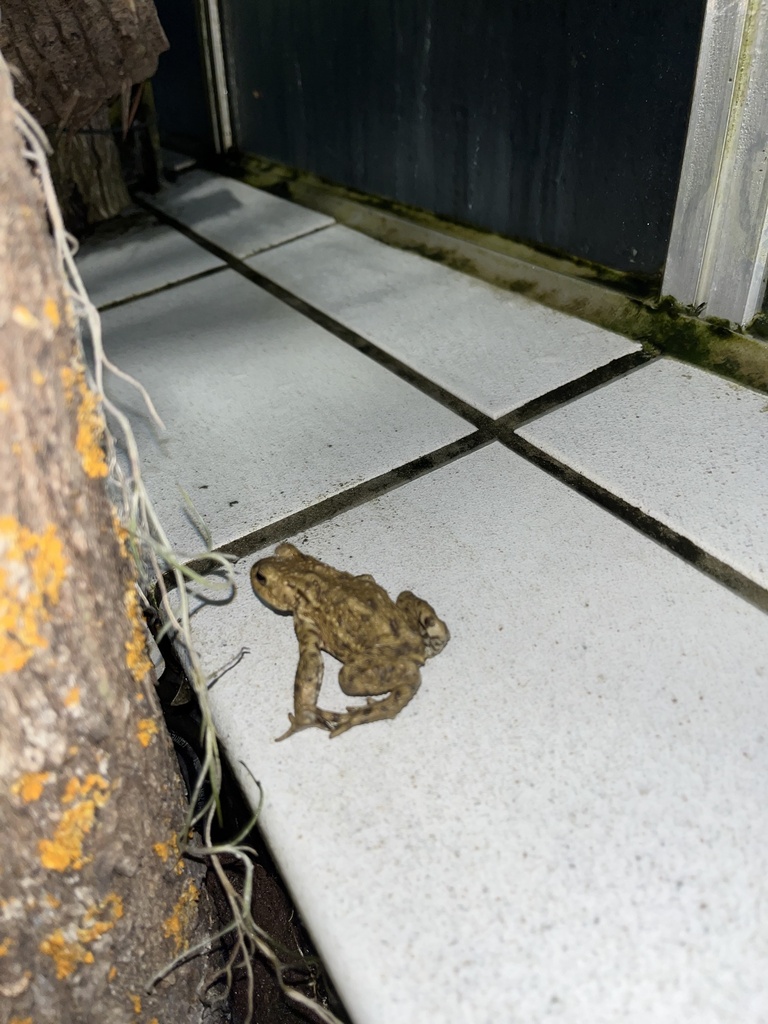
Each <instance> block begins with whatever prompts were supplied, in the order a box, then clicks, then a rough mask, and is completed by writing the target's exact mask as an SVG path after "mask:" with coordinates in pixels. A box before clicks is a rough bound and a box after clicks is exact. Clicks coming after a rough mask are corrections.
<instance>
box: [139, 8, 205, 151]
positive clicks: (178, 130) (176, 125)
mask: <svg viewBox="0 0 768 1024" xmlns="http://www.w3.org/2000/svg"><path fill="white" fill-rule="evenodd" d="M155 6H156V7H157V13H158V14H159V16H160V23H161V25H162V26H163V29H164V30H165V34H166V35H167V36H168V42H169V43H170V44H171V48H170V50H168V51H167V52H166V53H164V54H162V55H161V56H160V63H159V65H158V68H157V74H156V75H155V77H154V78H153V79H152V89H153V93H154V97H155V107H156V109H157V121H158V127H159V129H160V138H161V140H162V141H163V143H166V144H169V145H171V146H182V147H184V148H185V149H188V150H189V151H190V152H195V153H204V152H207V151H211V150H212V149H213V132H212V130H211V119H210V116H209V113H208V100H207V98H206V89H205V71H204V65H203V59H202V55H201V51H200V43H199V40H198V32H197V19H196V15H195V5H194V2H193V0H155Z"/></svg>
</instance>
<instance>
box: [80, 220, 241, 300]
mask: <svg viewBox="0 0 768 1024" xmlns="http://www.w3.org/2000/svg"><path fill="white" fill-rule="evenodd" d="M76 262H77V266H78V269H79V271H80V275H81V277H82V279H83V284H84V285H85V287H86V288H87V290H88V294H89V296H90V298H91V302H93V303H94V305H96V306H105V305H107V303H109V302H117V301H118V300H119V299H128V298H131V297H132V296H134V295H141V294H142V293H143V292H149V291H154V289H156V288H162V287H163V286H164V285H168V284H174V283H175V282H177V281H183V280H184V278H186V277H191V276H192V275H193V274H200V273H202V271H204V270H211V269H212V268H213V267H219V266H223V263H222V261H221V260H220V259H217V257H216V256H213V255H212V254H211V253H209V252H208V251H207V250H205V249H203V248H201V246H199V245H197V244H196V243H195V242H193V241H191V240H190V239H189V238H186V237H185V236H184V235H182V234H180V233H179V232H178V231H176V230H175V229H174V228H171V227H167V226H166V225H164V224H143V225H141V226H140V227H136V228H131V229H130V230H129V231H126V232H125V233H124V234H121V235H119V236H117V237H116V238H109V239H106V238H98V239H95V240H94V241H92V242H86V243H85V244H84V245H83V246H82V248H81V249H80V251H79V252H78V254H77V257H76Z"/></svg>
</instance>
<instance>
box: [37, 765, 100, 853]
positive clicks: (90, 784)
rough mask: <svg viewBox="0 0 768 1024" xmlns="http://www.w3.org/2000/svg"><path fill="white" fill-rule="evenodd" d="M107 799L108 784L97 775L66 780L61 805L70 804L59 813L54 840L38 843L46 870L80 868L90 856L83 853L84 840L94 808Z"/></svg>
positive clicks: (92, 817)
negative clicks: (82, 778)
mask: <svg viewBox="0 0 768 1024" xmlns="http://www.w3.org/2000/svg"><path fill="white" fill-rule="evenodd" d="M108 799H109V783H108V782H107V780H106V779H104V778H102V777H101V776H100V775H88V776H86V778H85V780H84V781H83V782H81V781H80V780H79V779H77V778H72V779H70V780H69V782H68V783H67V787H66V789H65V791H64V795H63V796H62V798H61V802H62V803H63V804H70V803H71V804H72V807H69V808H67V810H66V811H65V812H64V813H63V814H62V816H61V819H60V820H59V823H58V825H57V826H56V832H55V833H54V837H53V839H41V840H40V842H39V843H38V849H39V851H40V862H41V864H42V865H43V867H44V868H47V869H48V870H49V871H68V870H69V869H70V868H71V869H72V870H74V871H79V870H80V868H82V867H83V865H84V864H87V863H88V861H89V860H90V859H91V858H90V857H84V856H83V841H84V839H85V837H86V836H87V835H88V833H89V832H90V831H91V829H92V828H93V823H94V821H95V820H96V808H97V807H103V806H104V804H105V803H106V802H107V800H108Z"/></svg>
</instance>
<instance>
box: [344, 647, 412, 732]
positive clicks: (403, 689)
mask: <svg viewBox="0 0 768 1024" xmlns="http://www.w3.org/2000/svg"><path fill="white" fill-rule="evenodd" d="M420 684H421V674H420V672H419V666H418V665H417V664H415V663H414V662H413V661H412V660H411V659H408V658H395V659H394V660H393V661H392V662H391V663H390V664H389V665H387V666H386V667H385V668H383V669H382V667H381V666H379V667H374V666H370V667H368V666H366V665H360V664H359V663H357V664H356V663H354V662H352V663H351V664H347V665H345V666H344V667H343V668H342V670H341V672H339V685H340V686H341V688H342V690H343V691H344V693H346V694H348V695H349V696H350V697H355V696H360V697H365V696H367V697H368V703H367V704H364V705H363V706H362V707H350V708H347V711H346V713H345V714H340V715H337V716H336V721H334V722H332V723H331V722H329V723H328V724H329V725H330V730H331V738H333V737H334V736H340V735H341V734H342V733H343V732H347V730H348V729H351V728H352V727H353V726H355V725H363V724H364V723H365V722H380V721H382V720H383V719H386V718H394V717H395V715H397V714H399V713H400V712H401V711H402V710H403V708H404V707H405V705H406V704H407V703H408V702H409V701H410V700H412V698H413V697H414V695H415V693H416V691H417V690H418V688H419V686H420ZM382 693H386V694H387V696H386V697H384V698H383V699H382V700H374V697H373V696H372V695H373V694H377V695H378V694H382Z"/></svg>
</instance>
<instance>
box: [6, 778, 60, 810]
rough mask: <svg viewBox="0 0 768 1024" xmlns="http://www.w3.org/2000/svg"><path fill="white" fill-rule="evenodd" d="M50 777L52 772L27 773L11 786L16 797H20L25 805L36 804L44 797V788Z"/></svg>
mask: <svg viewBox="0 0 768 1024" xmlns="http://www.w3.org/2000/svg"><path fill="white" fill-rule="evenodd" d="M50 777H51V773H50V772H25V773H24V775H22V776H21V778H20V779H17V780H16V782H14V784H13V785H12V786H11V792H12V793H13V795H14V796H20V797H21V799H22V800H23V801H24V803H25V804H31V803H34V802H35V800H39V799H40V797H41V796H42V795H43V787H44V786H45V784H46V782H48V780H49V779H50Z"/></svg>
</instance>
